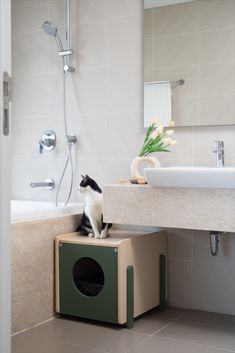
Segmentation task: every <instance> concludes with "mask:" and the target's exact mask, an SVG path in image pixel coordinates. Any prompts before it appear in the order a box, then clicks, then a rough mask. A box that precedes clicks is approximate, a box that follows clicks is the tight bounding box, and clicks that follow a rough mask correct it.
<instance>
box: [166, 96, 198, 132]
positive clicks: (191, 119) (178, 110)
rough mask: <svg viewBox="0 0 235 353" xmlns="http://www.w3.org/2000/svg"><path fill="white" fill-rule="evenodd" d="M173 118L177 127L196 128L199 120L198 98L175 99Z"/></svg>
mask: <svg viewBox="0 0 235 353" xmlns="http://www.w3.org/2000/svg"><path fill="white" fill-rule="evenodd" d="M172 118H173V120H175V122H176V125H179V126H194V125H195V124H196V122H197V118H198V104H197V98H173V99H172Z"/></svg>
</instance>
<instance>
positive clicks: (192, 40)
mask: <svg viewBox="0 0 235 353" xmlns="http://www.w3.org/2000/svg"><path fill="white" fill-rule="evenodd" d="M180 80H182V81H180ZM180 83H181V84H180ZM144 95H145V97H144V109H145V126H148V125H149V121H150V120H151V119H152V117H153V116H155V117H156V118H157V119H158V120H159V119H160V122H162V123H163V125H167V121H169V120H170V119H173V120H175V122H176V126H202V125H233V124H235V0H222V1H221V0H144Z"/></svg>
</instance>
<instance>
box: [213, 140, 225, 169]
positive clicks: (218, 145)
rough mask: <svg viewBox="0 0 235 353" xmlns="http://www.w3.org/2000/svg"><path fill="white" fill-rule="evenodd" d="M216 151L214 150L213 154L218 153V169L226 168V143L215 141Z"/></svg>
mask: <svg viewBox="0 0 235 353" xmlns="http://www.w3.org/2000/svg"><path fill="white" fill-rule="evenodd" d="M215 143H216V149H215V150H213V153H216V167H217V168H223V167H224V141H215Z"/></svg>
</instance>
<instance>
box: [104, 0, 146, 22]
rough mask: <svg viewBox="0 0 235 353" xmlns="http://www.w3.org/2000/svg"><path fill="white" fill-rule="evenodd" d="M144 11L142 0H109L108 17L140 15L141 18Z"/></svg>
mask: <svg viewBox="0 0 235 353" xmlns="http://www.w3.org/2000/svg"><path fill="white" fill-rule="evenodd" d="M142 11H143V3H142V1H141V0H135V1H134V2H133V0H107V16H108V18H114V17H129V16H138V17H139V19H141V16H142Z"/></svg>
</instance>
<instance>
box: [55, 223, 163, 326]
mask: <svg viewBox="0 0 235 353" xmlns="http://www.w3.org/2000/svg"><path fill="white" fill-rule="evenodd" d="M166 253H167V239H166V232H165V231H162V230H160V231H158V232H155V233H140V232H132V231H120V230H111V232H110V237H109V238H107V239H94V238H89V237H86V236H82V235H80V234H79V233H68V234H63V235H59V236H57V237H56V241H55V254H56V266H55V268H56V312H58V313H61V314H65V315H71V316H77V317H81V318H87V319H94V320H100V321H105V322H110V323H115V324H124V323H127V326H128V327H132V326H133V319H134V317H137V316H139V315H141V314H143V313H144V312H146V311H148V310H150V309H152V308H154V307H156V306H158V305H161V306H162V307H163V306H164V303H165V299H166V280H165V276H166Z"/></svg>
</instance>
